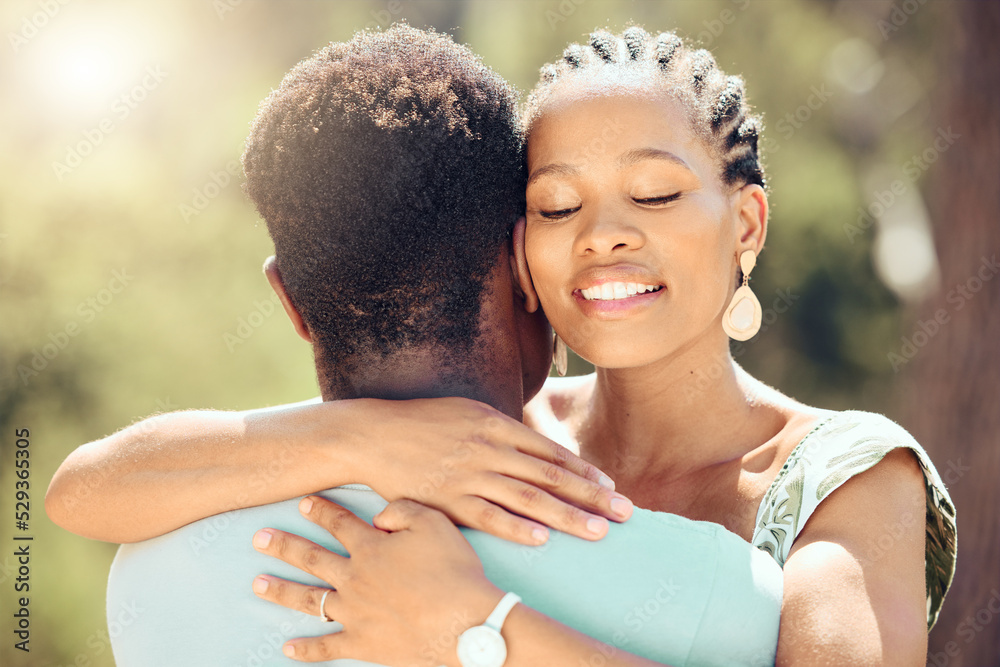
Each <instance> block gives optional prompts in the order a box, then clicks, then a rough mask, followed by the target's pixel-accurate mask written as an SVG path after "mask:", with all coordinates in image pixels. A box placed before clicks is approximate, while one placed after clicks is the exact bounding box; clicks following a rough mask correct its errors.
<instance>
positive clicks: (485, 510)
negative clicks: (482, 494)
mask: <svg viewBox="0 0 1000 667" xmlns="http://www.w3.org/2000/svg"><path fill="white" fill-rule="evenodd" d="M450 515H451V518H452V519H453V520H455V521H456V522H457V523H459V524H461V525H463V526H468V527H469V528H475V529H476V530H481V531H483V532H484V533H489V534H490V535H496V536H497V537H499V538H502V539H505V540H509V541H511V542H518V543H519V544H526V545H528V546H537V545H539V544H544V543H545V542H546V541H547V540H548V539H549V530H548V528H546V527H545V526H544V525H542V524H540V523H538V522H537V521H532V520H531V519H525V518H524V517H520V516H517V515H515V514H512V513H510V512H508V511H507V510H505V509H504V508H503V507H500V506H499V505H497V504H496V503H493V502H490V501H489V500H485V499H483V498H479V497H477V496H465V497H463V498H462V499H461V500H460V501H459V502H458V504H457V505H456V506H455V508H454V511H452V512H451V513H450Z"/></svg>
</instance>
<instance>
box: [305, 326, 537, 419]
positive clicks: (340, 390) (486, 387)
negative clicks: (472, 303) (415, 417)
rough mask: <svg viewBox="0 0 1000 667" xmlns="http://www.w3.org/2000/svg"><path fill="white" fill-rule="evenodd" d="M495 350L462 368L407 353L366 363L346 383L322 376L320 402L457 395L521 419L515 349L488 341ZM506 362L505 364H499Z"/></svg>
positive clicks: (428, 354) (436, 356) (436, 355)
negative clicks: (513, 360) (505, 348)
mask: <svg viewBox="0 0 1000 667" xmlns="http://www.w3.org/2000/svg"><path fill="white" fill-rule="evenodd" d="M492 342H493V343H495V347H494V349H490V350H489V351H488V352H479V353H477V352H472V353H471V354H470V355H469V356H470V358H469V359H463V360H462V361H461V364H460V365H456V362H455V361H453V360H449V359H446V358H444V356H443V355H442V354H441V353H440V352H439V351H436V350H427V349H420V350H408V351H405V352H400V353H397V354H393V355H391V356H389V357H385V358H383V359H381V360H380V361H379V362H377V363H374V362H373V363H368V364H365V365H364V368H362V369H361V370H359V371H357V372H355V373H352V374H351V377H350V378H345V379H343V380H338V379H334V378H329V377H324V376H323V374H322V373H320V377H319V382H320V390H321V392H322V395H323V400H324V401H333V400H339V399H345V398H381V399H386V400H408V399H415V398H441V397H445V396H460V397H462V398H468V399H471V400H474V401H480V402H482V403H486V404H487V405H491V406H493V407H494V408H496V409H497V410H499V411H500V412H503V413H504V414H506V415H508V416H510V417H512V418H514V419H517V420H518V421H520V420H521V418H522V409H523V407H524V405H523V398H524V394H523V388H522V378H521V374H520V364H519V363H518V364H517V365H516V366H515V365H514V364H511V363H510V360H511V359H518V360H519V359H520V355H519V353H518V351H517V350H503V349H496V348H503V347H506V346H505V345H504V341H499V340H498V341H492ZM501 360H504V361H505V363H500V361H501Z"/></svg>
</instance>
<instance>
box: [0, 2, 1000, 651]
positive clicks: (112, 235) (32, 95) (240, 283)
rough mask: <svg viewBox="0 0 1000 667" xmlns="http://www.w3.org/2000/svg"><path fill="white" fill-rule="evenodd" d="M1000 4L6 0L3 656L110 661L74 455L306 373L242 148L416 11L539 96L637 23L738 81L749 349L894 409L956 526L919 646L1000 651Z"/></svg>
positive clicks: (1, 308) (276, 399) (240, 405)
mask: <svg viewBox="0 0 1000 667" xmlns="http://www.w3.org/2000/svg"><path fill="white" fill-rule="evenodd" d="M998 14H1000V12H998V5H997V3H994V2H944V1H939V0H898V1H896V2H891V1H888V0H886V1H866V2H848V1H840V2H834V1H830V0H715V1H712V0H704V1H702V0H674V1H659V2H645V1H635V2H632V1H620V2H617V1H601V0H538V1H517V0H494V1H468V2H465V1H458V0H453V1H439V2H421V1H417V0H412V1H410V0H400V1H396V0H372V1H360V0H358V1H353V0H343V1H336V2H334V1H328V2H318V1H309V2H297V1H285V2H263V1H254V0H212V1H210V0H200V1H175V2H164V1H158V2H142V3H137V2H125V1H123V0H116V1H101V0H89V1H87V2H82V1H79V0H7V1H5V2H4V3H3V4H2V6H0V33H2V36H3V44H2V45H0V457H2V458H0V601H2V614H0V637H2V640H0V664H3V665H9V666H15V665H16V666H21V665H32V666H38V667H47V666H54V665H71V664H72V665H81V666H86V665H93V666H103V665H112V664H113V660H112V657H111V652H110V647H109V642H108V634H107V633H108V628H107V625H106V623H105V620H104V585H105V581H106V575H107V571H108V567H109V564H110V562H111V559H112V557H113V556H114V552H115V548H116V547H115V545H111V544H105V543H99V542H93V541H89V540H86V539H83V538H79V537H76V536H74V535H71V534H68V533H66V532H64V531H62V530H60V529H58V528H57V527H55V526H54V525H52V524H51V523H50V522H49V521H48V520H47V518H46V517H45V514H44V510H43V505H42V501H43V496H44V492H45V489H46V487H47V485H48V481H49V480H50V479H51V477H52V474H53V472H54V471H55V469H56V467H57V466H58V465H59V463H60V462H61V461H62V459H63V458H64V457H65V456H66V455H67V454H68V453H69V452H70V451H72V450H73V449H74V448H75V447H77V446H78V445H80V444H83V443H85V442H88V441H91V440H94V439H97V438H99V437H102V436H104V435H106V434H108V433H110V432H112V431H114V430H116V429H118V428H120V427H122V426H124V425H127V424H129V423H131V422H133V421H135V420H137V419H139V418H142V417H144V416H148V415H150V414H152V413H155V412H159V411H168V410H177V409H186V408H201V407H214V408H221V409H245V408H251V407H255V406H262V405H269V404H277V403H282V402H289V401H296V400H302V399H305V398H309V397H311V396H314V395H316V393H317V388H316V382H315V379H314V375H313V370H312V364H311V357H310V354H309V350H308V348H307V347H306V346H305V345H304V344H303V343H302V342H301V341H300V340H299V339H298V338H297V337H296V336H295V335H294V333H293V331H292V328H291V326H289V323H288V322H287V321H286V319H285V317H284V315H283V314H281V312H280V308H277V307H276V305H275V303H274V301H272V300H271V293H270V290H269V288H268V285H267V283H266V281H265V280H264V278H263V275H262V273H261V263H262V261H263V259H264V257H266V256H267V255H268V254H270V252H271V244H270V242H269V240H268V238H267V234H266V232H265V229H264V227H263V224H262V223H261V221H259V220H258V219H257V217H256V215H255V212H254V211H253V209H252V207H251V206H250V205H249V204H248V203H246V201H245V200H244V199H243V196H242V193H241V189H240V177H239V167H238V159H239V155H240V152H241V148H242V142H243V139H244V137H245V135H246V133H247V131H248V127H249V122H250V120H251V118H252V117H253V115H254V113H255V110H256V107H257V104H258V102H259V101H260V100H261V99H262V98H264V97H265V96H266V95H267V93H268V92H269V91H270V90H271V88H272V87H274V86H276V85H277V84H278V82H279V81H280V79H281V77H282V75H283V73H284V72H285V71H286V70H288V69H289V68H290V67H291V66H292V65H293V64H295V63H296V62H297V61H298V60H299V59H301V58H303V57H304V56H306V55H308V54H309V53H311V52H312V51H313V50H315V49H317V48H319V47H320V46H322V45H324V44H325V43H326V42H328V41H331V40H342V39H347V38H349V37H350V36H351V35H352V34H353V33H354V32H355V31H356V30H359V29H362V28H365V27H368V28H378V27H386V26H388V25H389V24H390V23H391V22H393V21H404V20H405V21H407V22H409V23H410V24H411V25H415V26H420V27H430V26H432V27H435V28H436V29H438V30H440V31H445V32H448V33H451V34H453V35H454V36H455V37H456V38H457V39H458V40H460V41H463V42H466V43H468V44H470V45H471V47H472V48H473V49H474V50H475V51H476V52H478V53H479V54H481V55H482V57H483V59H484V60H485V61H486V63H488V64H489V65H491V66H492V67H493V68H495V69H496V70H497V71H499V72H500V73H501V74H502V75H503V76H505V77H507V78H508V79H509V80H510V81H512V82H513V83H514V84H516V85H517V86H518V87H519V88H520V89H521V90H524V91H527V90H528V89H530V88H531V87H532V86H533V85H534V82H535V80H536V77H537V72H538V68H539V67H540V66H541V65H542V64H543V63H546V62H549V61H552V60H553V59H555V58H557V57H558V56H559V55H560V54H561V52H562V49H563V48H564V47H565V45H566V44H567V43H569V42H571V41H580V40H582V39H585V36H586V34H587V33H589V32H590V31H591V30H592V29H594V28H595V27H604V26H607V27H609V28H611V29H613V30H615V31H619V30H621V29H622V28H624V27H626V26H628V25H630V24H632V23H639V24H642V25H644V26H646V27H647V28H648V29H650V30H651V31H653V30H659V29H675V30H677V31H678V32H679V33H680V34H682V35H684V36H686V37H688V38H690V39H691V40H693V41H695V42H696V43H698V44H700V45H701V46H704V47H706V48H709V49H711V50H712V51H713V53H714V54H715V56H716V58H717V60H718V61H719V64H720V66H721V67H722V68H723V69H724V70H726V71H729V72H731V73H741V74H743V75H744V77H745V78H746V80H747V84H748V90H749V93H750V97H751V100H752V101H753V102H754V104H755V106H756V107H757V108H758V110H760V111H762V112H763V114H764V116H765V120H766V125H767V128H766V131H765V134H764V137H765V138H764V140H763V147H764V150H765V155H766V159H767V166H768V169H769V172H770V182H771V202H772V217H771V228H770V233H769V235H768V247H767V249H766V250H765V252H764V254H763V255H762V256H761V257H760V260H759V263H758V268H757V270H756V271H755V272H754V276H753V287H754V289H755V291H756V293H757V294H758V296H759V298H760V301H761V303H762V304H763V307H764V309H765V314H764V324H765V326H764V329H763V330H762V331H761V333H760V334H759V335H758V336H757V337H756V338H755V339H753V340H752V341H749V342H747V343H745V344H742V345H738V346H735V347H734V355H735V356H736V357H737V359H738V361H739V363H741V364H743V365H744V366H745V367H746V368H748V369H749V370H750V371H751V372H752V373H754V374H755V375H757V376H758V377H760V378H762V379H763V380H765V381H766V382H768V383H770V384H773V385H774V386H776V387H778V388H780V389H781V390H783V391H785V392H787V393H789V394H791V395H792V396H795V397H796V398H799V399H801V400H802V401H804V402H807V403H811V404H816V405H819V406H822V407H826V408H833V409H846V408H861V409H867V410H874V411H880V412H884V413H886V414H888V415H889V416H890V417H892V418H894V419H896V420H897V421H899V422H901V423H902V424H903V425H904V426H906V427H907V428H909V429H910V430H911V431H913V432H914V434H915V435H916V436H917V437H918V439H920V440H921V442H923V444H924V445H925V447H926V449H927V450H928V451H929V452H930V454H931V456H932V457H933V458H934V460H935V461H936V462H937V465H938V467H939V469H940V471H941V473H942V475H943V477H944V479H945V480H946V482H947V483H948V485H949V488H950V489H951V492H952V494H953V498H954V500H955V501H956V504H957V506H958V512H959V526H960V530H959V534H960V539H959V548H960V555H959V560H958V570H959V572H958V576H957V577H956V582H955V586H954V588H953V589H952V592H951V594H950V596H949V599H948V600H947V601H946V603H945V606H944V613H943V614H942V616H941V619H940V621H939V622H938V625H937V627H936V628H935V630H934V631H933V633H932V635H931V654H930V658H929V663H930V664H935V665H945V664H950V665H986V664H1000V618H997V616H1000V614H998V613H997V610H1000V592H998V589H1000V530H998V522H1000V513H998V505H1000V497H998V495H1000V494H998V491H997V486H998V484H997V482H998V478H1000V442H998V440H1000V436H998V433H1000V400H998V390H1000V351H998V344H1000V279H998V278H997V272H998V271H1000V266H998V265H997V264H996V261H997V254H998V251H1000V233H998V214H1000V203H998V198H1000V195H998V190H1000V188H998V185H1000V183H998V179H997V164H998V160H1000V141H998V130H997V126H998V124H1000V101H998V94H997V92H996V90H997V82H998V80H1000V76H998V75H1000V56H998V48H997V46H996V45H995V39H996V34H1000V19H998ZM587 370H588V369H587V368H586V364H585V363H584V362H582V361H580V360H579V359H574V360H573V363H572V372H576V373H580V372H587ZM25 428H26V429H29V431H30V452H31V455H30V456H31V458H30V460H31V478H30V481H31V488H30V493H31V508H30V526H29V529H28V530H27V531H18V530H17V529H16V528H15V520H14V500H15V498H14V494H15V486H14V482H15V477H14V461H15V454H14V450H15V435H14V433H15V429H25ZM179 502H180V499H179ZM122 511H123V512H127V511H128V508H127V507H123V508H122ZM15 534H17V535H21V536H23V535H31V536H33V538H34V540H33V541H32V542H31V554H32V556H31V574H30V577H31V578H30V586H31V589H30V598H31V603H30V612H31V621H30V622H31V642H30V648H31V652H30V654H26V653H23V652H21V651H18V650H15V649H14V647H13V644H14V642H15V641H16V638H15V637H14V635H13V634H12V631H13V629H14V619H13V617H12V614H13V611H14V610H15V609H16V607H15V602H14V600H15V597H19V596H20V595H21V594H15V592H14V585H15V583H16V579H17V576H18V568H17V562H16V559H15V557H14V550H15V547H16V546H17V545H18V544H19V543H15V542H14V541H13V539H12V538H13V536H14V535H15ZM164 576H169V574H168V573H164ZM248 585H249V582H248ZM192 603H193V604H194V603H196V602H195V601H192ZM233 622H237V621H236V619H234V621H233Z"/></svg>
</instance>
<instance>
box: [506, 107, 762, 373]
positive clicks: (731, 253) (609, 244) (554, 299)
mask: <svg viewBox="0 0 1000 667" xmlns="http://www.w3.org/2000/svg"><path fill="white" fill-rule="evenodd" d="M528 171H529V181H528V188H527V215H526V217H527V225H526V232H525V254H526V257H527V262H528V267H529V269H530V271H531V277H532V280H533V283H534V286H535V289H536V291H537V292H538V296H539V300H540V301H541V304H542V308H543V309H544V310H545V313H546V315H547V316H548V318H549V321H550V322H551V323H552V325H553V327H554V328H555V330H556V331H557V332H558V333H559V335H560V336H561V337H562V338H563V340H565V341H566V343H567V345H569V346H570V347H571V348H572V349H573V350H575V351H576V352H577V353H578V354H580V355H581V356H582V357H584V358H585V359H587V360H589V361H591V362H592V363H594V364H595V365H597V366H599V367H602V368H625V367H634V366H641V365H646V364H649V363H651V362H653V361H656V360H658V359H662V358H664V357H666V356H668V355H670V354H671V353H673V352H676V351H678V350H683V349H688V348H689V347H690V346H691V345H692V344H693V343H695V342H699V341H700V342H702V343H703V344H704V343H706V342H707V343H708V344H711V345H718V346H724V345H725V344H726V341H727V340H728V339H727V338H726V335H725V333H724V332H723V330H722V325H721V315H722V312H723V311H724V310H725V307H726V305H727V304H728V300H729V299H730V298H731V296H732V293H733V289H734V287H735V285H734V281H735V276H736V267H737V255H738V251H739V250H741V249H746V248H747V247H751V248H754V249H756V248H757V245H756V244H755V242H754V240H753V239H751V240H750V242H749V243H748V241H747V236H746V234H747V229H746V224H745V222H746V221H745V219H744V218H745V217H746V216H745V213H744V214H741V211H744V210H745V204H744V203H741V202H742V201H743V200H744V199H745V197H741V196H740V194H741V192H740V190H738V189H735V191H733V190H734V188H728V187H725V186H723V184H722V182H721V179H720V178H719V176H718V173H719V165H718V164H717V163H716V162H715V160H714V159H713V157H712V156H711V155H710V154H709V152H708V149H707V147H706V146H705V144H704V141H703V140H702V139H701V138H699V137H698V136H696V135H695V134H694V133H693V132H692V130H691V128H690V122H689V120H688V116H687V112H686V111H685V109H684V108H683V107H682V106H681V105H680V103H678V102H677V101H675V100H673V99H672V98H670V97H668V96H667V95H666V94H664V93H662V92H658V91H643V90H640V89H637V88H619V89H617V90H615V91H614V92H611V93H608V92H607V91H606V90H605V91H604V92H600V91H599V90H598V89H597V88H596V87H593V88H590V89H589V90H588V89H586V88H582V87H577V88H576V89H574V90H572V91H567V92H564V93H559V92H556V94H555V96H554V97H553V98H552V99H551V100H550V101H549V102H548V103H547V104H546V106H545V107H544V109H543V112H542V115H541V116H540V117H539V118H538V119H537V120H536V122H535V124H534V125H533V126H532V130H531V135H530V138H529V141H528ZM750 187H756V186H750ZM760 197H761V198H763V194H762V193H761V194H760ZM762 205H763V206H764V213H763V215H764V216H766V201H765V202H763V204H762ZM762 224H763V223H761V226H762ZM759 241H760V242H761V243H762V242H763V232H762V229H761V230H760V238H759ZM741 244H742V245H741ZM706 337H707V339H706Z"/></svg>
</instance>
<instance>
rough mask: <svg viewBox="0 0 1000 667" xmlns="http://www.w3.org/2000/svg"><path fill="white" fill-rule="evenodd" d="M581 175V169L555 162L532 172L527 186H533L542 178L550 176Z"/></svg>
mask: <svg viewBox="0 0 1000 667" xmlns="http://www.w3.org/2000/svg"><path fill="white" fill-rule="evenodd" d="M579 173H580V170H579V169H577V168H576V167H574V166H572V165H568V164H566V163H565V162H553V163H552V164H547V165H545V166H544V167H539V168H538V169H536V170H535V171H533V172H531V176H529V177H528V183H527V184H528V185H531V184H532V183H534V182H535V181H537V180H538V179H539V178H541V177H542V176H548V175H550V174H552V175H556V176H576V175H577V174H579Z"/></svg>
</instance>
